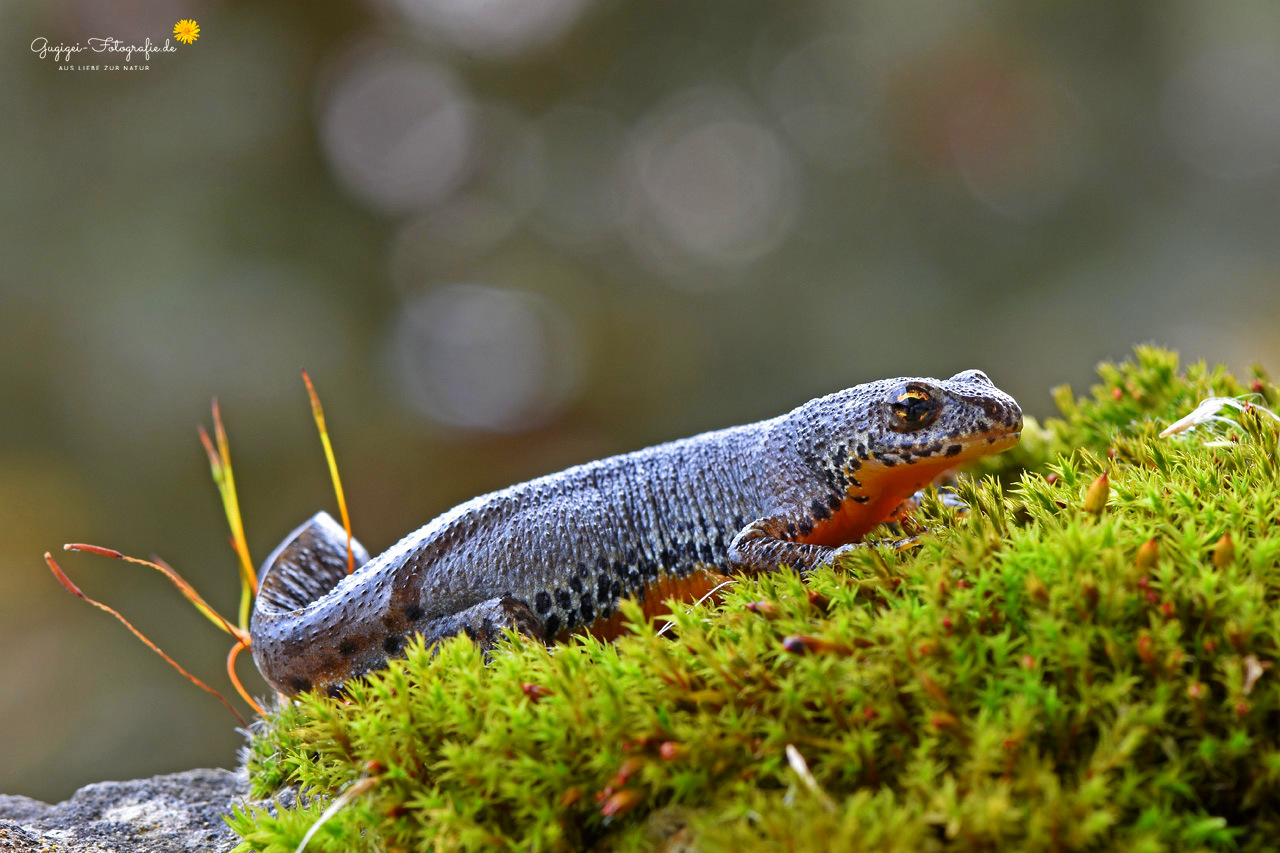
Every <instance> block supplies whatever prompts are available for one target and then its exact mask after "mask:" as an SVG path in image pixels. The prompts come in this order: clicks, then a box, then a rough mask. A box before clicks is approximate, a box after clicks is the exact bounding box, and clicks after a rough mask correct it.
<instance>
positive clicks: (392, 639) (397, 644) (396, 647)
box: [382, 634, 404, 655]
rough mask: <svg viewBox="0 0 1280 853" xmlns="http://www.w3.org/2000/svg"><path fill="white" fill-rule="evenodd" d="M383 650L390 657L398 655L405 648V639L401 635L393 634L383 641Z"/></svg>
mask: <svg viewBox="0 0 1280 853" xmlns="http://www.w3.org/2000/svg"><path fill="white" fill-rule="evenodd" d="M382 648H383V650H384V651H386V653H387V654H389V655H398V654H400V650H401V649H403V648H404V637H401V636H400V635H399V634H392V635H391V636H389V637H387V638H386V639H385V640H383V641H382Z"/></svg>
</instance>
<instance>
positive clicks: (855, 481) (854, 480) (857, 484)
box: [849, 477, 862, 489]
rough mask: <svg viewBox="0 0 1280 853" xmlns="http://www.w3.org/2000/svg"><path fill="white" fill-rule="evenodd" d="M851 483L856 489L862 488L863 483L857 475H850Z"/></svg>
mask: <svg viewBox="0 0 1280 853" xmlns="http://www.w3.org/2000/svg"><path fill="white" fill-rule="evenodd" d="M849 485H851V486H853V487H854V488H855V489H861V488H862V483H861V482H859V481H858V479H857V478H856V477H850V478H849Z"/></svg>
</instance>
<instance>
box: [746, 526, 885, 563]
mask: <svg viewBox="0 0 1280 853" xmlns="http://www.w3.org/2000/svg"><path fill="white" fill-rule="evenodd" d="M796 530H797V527H796V523H795V522H787V521H784V520H782V519H779V518H759V519H756V520H755V521H753V522H751V523H750V524H748V525H747V526H746V527H744V528H742V531H741V532H740V533H739V534H738V535H737V536H735V537H734V538H733V542H731V543H730V544H729V565H730V566H731V567H732V568H733V569H734V570H735V571H739V572H748V573H751V572H771V571H774V570H775V569H777V568H778V566H790V567H791V568H793V569H795V570H796V571H798V572H808V571H811V570H813V569H815V568H817V567H818V566H821V565H829V564H830V563H831V562H832V561H834V560H835V559H836V557H838V556H840V555H841V554H844V553H846V552H848V551H852V550H853V549H855V548H865V547H867V546H866V545H865V544H864V543H860V542H859V543H853V544H848V545H838V546H834V547H833V546H830V545H814V544H811V543H806V542H798V541H796V539H795V535H796V534H795V531H796Z"/></svg>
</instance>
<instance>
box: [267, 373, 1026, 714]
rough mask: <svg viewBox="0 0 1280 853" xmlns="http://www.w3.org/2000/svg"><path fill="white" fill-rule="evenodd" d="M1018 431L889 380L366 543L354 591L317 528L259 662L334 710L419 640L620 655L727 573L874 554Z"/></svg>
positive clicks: (955, 385)
mask: <svg viewBox="0 0 1280 853" xmlns="http://www.w3.org/2000/svg"><path fill="white" fill-rule="evenodd" d="M1021 430H1022V410H1021V409H1020V408H1019V407H1018V404H1017V403H1016V402H1015V401H1014V400H1013V398H1012V397H1010V396H1009V395H1007V394H1005V393H1004V392H1002V391H1000V390H999V389H997V388H996V387H995V386H994V385H993V384H992V383H991V380H990V379H988V378H987V376H986V374H984V373H982V372H981V371H979V370H968V371H965V372H964V373H958V374H956V375H955V376H953V377H951V378H950V379H947V380H938V379H914V378H911V379H887V380H882V381H879V382H869V383H867V384H865V385H858V386H856V387H854V388H850V389H848V390H845V391H840V392H838V393H836V394H831V395H829V396H826V397H820V398H818V399H816V400H811V401H809V402H808V403H805V404H804V405H802V406H800V407H799V408H797V409H794V410H792V411H791V412H788V413H787V414H785V415H782V416H780V417H777V418H773V419H771V420H766V421H761V422H759V423H753V424H748V425H746V426H739V427H732V428H729V429H722V430H718V431H715V432H708V433H704V434H702V435H698V436H694V437H693V438H686V439H683V440H680V441H673V442H670V443H667V444H661V445H658V446H656V447H650V448H647V449H645V450H639V451H636V452H634V453H626V454H623V455H621V456H612V457H610V458H608V459H602V460H600V461H598V462H590V463H587V464H585V465H578V466H576V467H573V468H569V469H568V470H566V471H561V472H559V473H557V474H550V475H547V476H545V477H539V478H538V479H536V480H531V481H529V482H527V483H521V484H519V485H516V486H511V487H510V488H506V489H503V490H501V491H498V492H493V493H492V494H488V495H482V496H481V497H478V498H475V499H473V500H470V501H468V502H466V503H464V504H462V505H461V506H458V507H455V508H454V509H452V510H450V511H449V512H446V513H445V514H444V515H441V516H440V517H438V518H436V519H435V520H434V521H432V522H430V523H428V524H427V525H425V526H424V527H421V528H419V529H418V530H417V531H415V532H413V533H411V534H409V535H408V536H406V537H405V538H404V539H402V540H400V542H398V543H396V544H395V545H393V546H392V547H391V548H389V549H387V551H385V552H384V553H382V554H381V555H379V556H378V557H376V558H374V559H370V558H369V554H368V552H367V551H366V550H365V549H364V548H363V547H362V546H361V545H360V544H359V543H357V542H354V541H353V542H352V548H353V550H354V553H355V561H356V563H357V565H359V566H360V568H359V569H357V570H356V571H355V572H354V573H353V574H347V551H346V547H347V546H346V542H347V539H346V534H345V532H344V530H343V529H342V527H341V526H339V525H338V524H337V523H336V522H335V521H334V520H333V519H332V518H331V517H330V516H329V515H328V514H326V513H323V512H322V513H319V514H317V515H316V516H315V517H313V518H312V519H311V520H310V521H308V522H307V523H305V524H303V525H302V526H301V527H299V528H298V529H297V530H295V531H293V533H291V534H290V535H289V536H288V538H286V539H285V541H284V542H283V543H281V545H280V546H279V547H278V548H277V549H276V550H275V552H274V553H272V555H271V556H270V557H268V558H267V560H266V562H265V563H264V565H263V569H262V575H261V583H260V589H259V595H258V598H257V601H256V603H255V605H254V611H253V620H252V624H251V626H250V634H251V637H252V644H251V649H252V651H253V658H254V661H255V662H256V663H257V665H258V669H259V671H260V672H261V673H262V674H263V676H264V677H265V678H266V679H267V681H268V682H270V684H271V685H272V686H273V687H275V688H276V689H277V690H279V691H281V692H283V693H286V694H292V693H296V692H298V691H303V690H312V689H317V690H328V691H329V692H336V691H337V690H338V688H339V686H340V685H341V684H342V683H343V682H345V681H347V680H348V679H350V678H353V677H355V676H358V675H361V674H363V673H365V672H369V671H371V670H374V669H377V668H380V667H382V666H384V665H385V663H386V661H387V659H388V658H390V657H395V656H398V655H400V654H401V652H402V650H403V649H404V647H405V644H406V642H407V640H408V638H409V637H410V636H411V635H413V634H422V635H423V636H424V637H425V638H426V640H427V642H428V643H432V642H436V641H439V640H441V639H443V638H445V637H448V636H451V635H454V634H457V633H460V632H465V633H467V634H468V635H470V636H471V637H472V638H473V639H475V640H476V641H477V642H479V643H480V644H481V645H491V644H492V643H493V642H494V641H495V640H496V639H497V638H498V636H500V634H501V631H502V629H504V628H509V627H511V628H516V629H517V630H520V631H522V632H524V633H527V634H530V635H532V636H535V637H538V638H540V639H542V640H544V641H547V642H551V641H553V640H555V639H556V638H557V637H559V636H563V635H564V634H565V633H566V632H569V631H573V630H580V629H586V630H589V631H591V632H593V633H596V634H598V635H602V636H608V635H610V634H611V633H613V632H615V631H616V630H617V628H618V627H619V625H620V614H618V613H617V608H618V601H619V599H621V598H624V597H636V598H639V599H641V600H643V601H644V602H645V603H646V606H652V605H656V604H659V603H660V602H662V601H663V600H664V599H667V598H671V597H676V598H692V597H696V596H697V595H699V594H700V593H702V592H705V591H706V590H709V589H710V588H712V587H713V586H714V584H715V582H716V581H717V579H719V578H720V577H721V576H720V575H718V574H717V572H723V571H726V570H727V571H736V572H759V571H771V570H774V569H776V568H778V566H780V565H788V566H791V567H793V568H795V569H798V570H800V571H808V570H810V569H812V568H813V567H815V566H817V565H819V564H825V563H830V562H832V560H833V559H835V558H836V557H837V556H839V555H840V554H841V553H843V552H844V551H846V550H848V549H850V548H855V547H865V545H863V544H861V543H859V542H858V540H860V539H861V538H862V536H863V535H864V534H866V533H867V531H869V530H870V529H871V528H873V527H875V526H876V525H877V524H879V523H881V522H883V521H885V520H886V519H888V518H890V516H892V515H893V513H894V511H895V510H896V509H897V508H898V507H899V505H900V504H902V502H903V501H904V500H905V499H907V498H908V497H910V496H911V495H912V494H913V493H914V492H916V490H918V489H920V488H922V487H923V486H925V485H927V484H928V483H930V482H932V481H933V480H934V479H935V478H937V477H938V476H939V475H940V474H942V473H943V472H944V471H947V470H949V469H951V468H953V467H955V466H956V465H957V464H959V463H961V462H965V461H967V460H970V459H974V458H976V457H979V456H984V455H987V454H991V453H998V452H1000V451H1002V450H1006V449H1008V448H1010V447H1013V446H1014V445H1015V444H1017V443H1018V439H1019V437H1020V435H1021Z"/></svg>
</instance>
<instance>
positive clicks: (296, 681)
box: [289, 675, 311, 693]
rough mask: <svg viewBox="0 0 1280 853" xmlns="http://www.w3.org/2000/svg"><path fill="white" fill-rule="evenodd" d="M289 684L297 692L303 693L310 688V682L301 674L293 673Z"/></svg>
mask: <svg viewBox="0 0 1280 853" xmlns="http://www.w3.org/2000/svg"><path fill="white" fill-rule="evenodd" d="M289 686H290V687H292V688H293V689H294V690H296V691H298V692H299V693H304V692H306V691H308V690H310V689H311V682H310V681H307V680H306V679H305V678H303V677H302V676H301V675H295V676H294V677H293V678H290V679H289Z"/></svg>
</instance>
